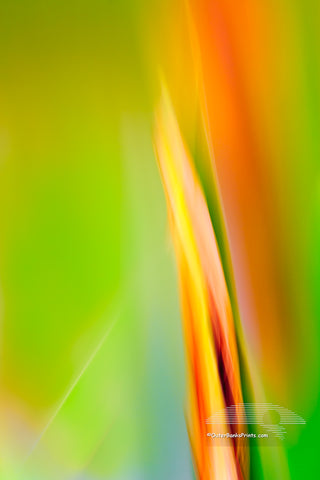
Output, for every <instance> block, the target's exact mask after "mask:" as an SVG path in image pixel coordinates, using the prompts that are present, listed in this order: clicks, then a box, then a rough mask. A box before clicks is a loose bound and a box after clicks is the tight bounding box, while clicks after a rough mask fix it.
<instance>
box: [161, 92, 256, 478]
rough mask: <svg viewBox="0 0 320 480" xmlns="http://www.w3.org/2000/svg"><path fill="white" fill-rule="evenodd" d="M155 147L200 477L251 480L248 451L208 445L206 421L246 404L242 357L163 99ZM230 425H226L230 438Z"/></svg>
mask: <svg viewBox="0 0 320 480" xmlns="http://www.w3.org/2000/svg"><path fill="white" fill-rule="evenodd" d="M155 146H156V151H157V154H158V160H159V165H160V169H161V174H162V177H163V182H164V186H165V190H166V195H167V202H168V209H169V216H170V224H171V230H172V234H173V237H174V243H175V249H176V255H177V259H178V268H179V275H180V284H181V297H182V308H183V320H184V332H185V338H186V356H187V363H188V383H189V385H188V386H189V400H190V405H189V414H188V419H189V423H188V426H189V434H190V441H191V444H192V447H193V453H194V457H195V464H196V466H197V470H198V473H199V478H201V479H219V478H229V479H236V478H239V479H241V478H246V477H247V463H248V461H247V458H246V455H245V454H244V453H243V452H246V454H247V452H248V450H247V449H246V450H244V449H243V446H242V449H240V447H238V446H237V445H235V447H238V448H235V449H234V448H233V447H234V446H233V445H232V441H231V440H230V441H229V442H228V443H227V444H226V446H224V447H221V448H212V447H210V446H208V443H207V438H206V432H205V420H206V418H207V417H208V416H209V415H210V412H214V411H217V410H219V409H221V408H223V407H224V406H225V405H226V404H227V405H230V404H239V403H241V401H242V392H241V384H240V375H239V362H238V353H237V345H236V338H235V329H234V323H233V316H232V310H231V305H230V300H229V294H228V290H227V286H226V282H225V278H224V273H223V269H222V265H221V261H220V256H219V252H218V247H217V242H216V238H215V235H214V231H213V228H212V224H211V220H210V215H209V212H208V207H207V204H206V201H205V198H204V195H203V192H202V188H201V186H200V183H199V180H198V178H197V174H196V171H195V169H194V167H193V164H192V159H191V158H190V155H189V153H188V151H187V149H186V147H185V145H184V142H183V139H182V138H181V135H180V132H179V128H178V125H177V122H176V119H175V117H174V112H173V110H172V107H171V105H170V101H169V99H168V96H167V95H166V94H164V95H163V98H162V102H161V104H160V107H159V110H158V115H157V122H156V133H155ZM222 372H223V375H222ZM221 375H222V378H221ZM237 413H238V414H240V413H241V412H237ZM227 425H228V421H227V419H226V422H225V431H226V432H227V431H228V428H227Z"/></svg>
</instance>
